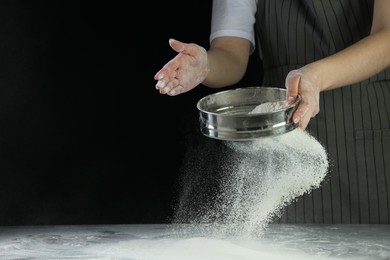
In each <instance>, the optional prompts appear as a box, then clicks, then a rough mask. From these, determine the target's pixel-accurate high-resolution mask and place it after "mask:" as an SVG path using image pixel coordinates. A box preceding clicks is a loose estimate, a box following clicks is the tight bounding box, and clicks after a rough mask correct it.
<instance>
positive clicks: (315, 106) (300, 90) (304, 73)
mask: <svg viewBox="0 0 390 260" xmlns="http://www.w3.org/2000/svg"><path fill="white" fill-rule="evenodd" d="M286 89H287V101H288V103H289V104H292V103H294V102H295V101H296V99H297V97H298V95H300V96H301V98H302V99H301V102H300V103H299V106H298V107H297V109H296V110H295V112H294V114H293V117H292V120H293V121H294V123H299V127H300V128H302V129H305V128H306V127H307V125H308V124H309V121H310V119H311V118H312V117H314V116H316V115H317V114H318V112H319V111H320V106H319V99H320V90H319V89H320V88H319V82H318V80H317V76H316V74H314V73H311V72H309V70H307V69H305V67H303V68H301V69H297V70H292V71H290V72H289V73H288V75H287V77H286Z"/></svg>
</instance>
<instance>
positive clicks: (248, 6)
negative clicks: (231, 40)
mask: <svg viewBox="0 0 390 260" xmlns="http://www.w3.org/2000/svg"><path fill="white" fill-rule="evenodd" d="M256 10H257V0H213V6H212V18H211V33H210V42H211V41H212V40H213V39H215V38H217V37H221V36H235V37H241V38H244V39H247V40H249V41H250V42H251V53H252V52H253V51H254V49H255V32H254V24H255V21H256V18H255V14H256Z"/></svg>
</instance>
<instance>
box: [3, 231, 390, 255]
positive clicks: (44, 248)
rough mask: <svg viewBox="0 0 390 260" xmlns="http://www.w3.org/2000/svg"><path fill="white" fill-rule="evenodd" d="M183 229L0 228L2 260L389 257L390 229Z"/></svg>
mask: <svg viewBox="0 0 390 260" xmlns="http://www.w3.org/2000/svg"><path fill="white" fill-rule="evenodd" d="M204 230H205V229H202V228H199V227H194V226H186V225H165V224H161V225H160V224H150V225H79V226H77V225H76V226H8V227H0V259H136V260H154V259H155V260H162V259H163V260H165V259H166V260H168V259H169V260H175V259H180V260H187V259H190V260H192V259H194V260H195V259H202V260H207V259H210V260H211V259H213V260H218V259H220V260H225V259H232V260H233V259H234V260H251V259H370V260H376V259H390V225H290V224H275V225H270V226H269V227H267V229H265V230H264V232H263V234H262V235H261V236H258V237H256V238H244V237H237V236H227V237H223V236H220V235H219V236H215V234H214V235H211V234H208V233H207V232H204Z"/></svg>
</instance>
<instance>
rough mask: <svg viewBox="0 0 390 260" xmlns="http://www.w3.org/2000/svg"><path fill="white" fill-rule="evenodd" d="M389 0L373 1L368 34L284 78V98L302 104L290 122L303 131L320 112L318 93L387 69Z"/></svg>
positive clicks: (389, 54) (389, 34) (389, 30)
mask: <svg viewBox="0 0 390 260" xmlns="http://www.w3.org/2000/svg"><path fill="white" fill-rule="evenodd" d="M389 10H390V1H388V0H376V1H375V3H374V15H373V23H372V28H371V33H370V35H369V36H367V37H365V38H364V39H362V40H360V41H359V42H357V43H355V44H353V45H351V46H349V47H348V48H346V49H344V50H342V51H340V52H338V53H336V54H334V55H331V56H329V57H327V58H324V59H321V60H318V61H315V62H313V63H310V64H308V65H306V66H304V67H303V68H301V69H299V70H294V71H291V72H290V73H289V74H288V75H287V78H286V88H287V99H288V100H289V102H294V101H295V98H296V97H297V95H298V94H299V95H301V96H302V97H303V98H302V101H301V103H300V105H299V107H298V109H297V111H296V112H295V113H294V116H293V120H294V121H295V122H300V127H302V128H306V126H307V124H308V123H309V121H310V118H311V117H313V116H315V115H316V114H317V113H318V112H319V93H320V92H321V91H326V90H331V89H334V88H339V87H342V86H345V85H349V84H353V83H357V82H360V81H362V80H365V79H368V78H369V77H371V76H373V75H375V74H377V73H379V72H381V71H383V70H384V69H386V68H388V67H389V66H390V16H389V15H388V12H389Z"/></svg>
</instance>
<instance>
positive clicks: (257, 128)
mask: <svg viewBox="0 0 390 260" xmlns="http://www.w3.org/2000/svg"><path fill="white" fill-rule="evenodd" d="M283 101H286V90H285V89H282V88H275V87H265V86H253V87H245V88H237V89H231V90H225V91H221V92H217V93H214V94H210V95H208V96H205V97H203V98H201V99H200V100H199V101H198V103H197V108H198V110H199V122H200V131H201V132H202V134H204V135H205V136H207V137H210V138H215V139H219V140H228V141H245V140H253V139H257V138H260V137H265V136H272V135H278V134H283V133H287V132H289V131H291V130H294V129H295V128H297V127H298V124H296V123H294V122H293V121H292V118H291V117H292V114H293V113H294V111H295V109H296V107H297V105H298V104H299V102H300V101H301V97H300V96H298V98H297V100H296V102H295V103H294V104H290V105H286V106H283V107H282V108H278V109H275V110H271V111H267V112H262V113H251V112H252V111H253V110H254V109H255V108H256V107H257V106H259V105H260V104H263V103H267V102H283Z"/></svg>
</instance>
